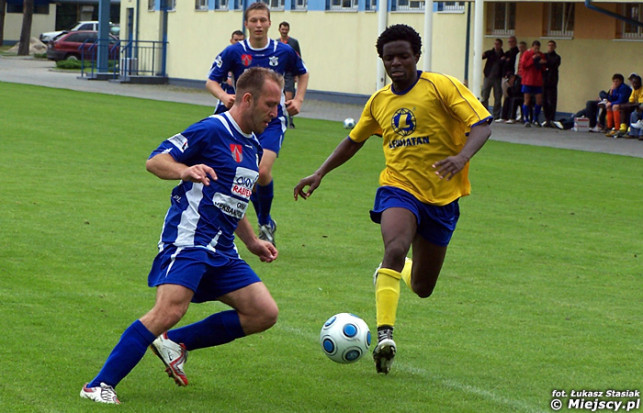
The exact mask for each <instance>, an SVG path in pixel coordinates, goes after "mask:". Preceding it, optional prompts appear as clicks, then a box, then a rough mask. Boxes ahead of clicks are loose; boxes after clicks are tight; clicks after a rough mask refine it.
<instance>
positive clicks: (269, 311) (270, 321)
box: [252, 302, 279, 333]
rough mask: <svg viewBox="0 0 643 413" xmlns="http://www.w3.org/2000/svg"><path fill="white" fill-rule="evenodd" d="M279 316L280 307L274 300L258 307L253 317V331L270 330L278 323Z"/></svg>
mask: <svg viewBox="0 0 643 413" xmlns="http://www.w3.org/2000/svg"><path fill="white" fill-rule="evenodd" d="M278 316H279V308H278V307H277V304H276V303H274V302H272V303H270V304H266V305H264V306H263V307H262V308H260V309H257V311H256V312H255V314H254V317H253V319H254V320H253V323H252V324H253V325H254V328H253V331H252V332H253V333H259V332H261V331H265V330H268V329H269V328H270V327H272V326H274V325H275V324H276V323H277V318H278Z"/></svg>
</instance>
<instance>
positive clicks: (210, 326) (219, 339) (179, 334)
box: [167, 310, 246, 350]
mask: <svg viewBox="0 0 643 413" xmlns="http://www.w3.org/2000/svg"><path fill="white" fill-rule="evenodd" d="M245 335H246V334H245V333H244V332H243V328H242V327H241V321H240V320H239V314H237V312H236V311H234V310H228V311H222V312H220V313H216V314H212V315H211V316H210V317H208V318H206V319H203V320H201V321H198V322H196V323H193V324H190V325H187V326H185V327H181V328H175V329H174V330H170V331H168V332H167V337H168V338H169V339H170V340H172V341H174V342H175V343H183V344H184V345H185V348H186V349H187V350H196V349H199V348H206V347H214V346H219V345H221V344H225V343H229V342H231V341H232V340H234V339H237V338H241V337H244V336H245Z"/></svg>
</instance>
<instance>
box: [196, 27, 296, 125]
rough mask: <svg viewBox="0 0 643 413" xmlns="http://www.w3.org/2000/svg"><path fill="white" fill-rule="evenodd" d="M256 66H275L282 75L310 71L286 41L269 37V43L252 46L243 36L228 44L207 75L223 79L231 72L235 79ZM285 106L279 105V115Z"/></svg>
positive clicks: (269, 67)
mask: <svg viewBox="0 0 643 413" xmlns="http://www.w3.org/2000/svg"><path fill="white" fill-rule="evenodd" d="M255 66H259V67H266V68H268V69H272V70H274V71H275V72H277V73H279V74H280V75H282V76H283V75H284V74H285V73H286V72H290V73H292V74H293V75H294V76H298V75H303V74H304V73H307V72H308V70H307V69H306V66H305V65H304V62H303V60H301V57H299V55H298V54H297V52H295V50H294V49H293V48H292V47H290V46H288V45H287V44H284V43H281V42H278V41H276V40H273V39H268V45H267V46H266V47H264V48H263V49H253V48H252V47H251V46H250V43H248V40H243V41H241V42H238V43H235V44H231V45H230V46H228V47H226V48H225V49H223V51H222V52H221V53H220V54H219V55H218V56H217V57H216V58H215V59H214V63H212V67H211V68H210V73H209V74H208V79H210V80H214V81H216V82H218V83H221V82H223V81H225V80H226V79H227V78H228V72H232V74H233V75H234V78H235V81H236V79H239V76H241V74H242V73H243V72H245V71H246V70H247V69H249V68H251V67H255ZM282 106H283V105H280V107H279V115H278V117H277V118H279V117H281V116H283V107H282ZM277 118H276V119H277ZM274 121H275V120H273V122H274Z"/></svg>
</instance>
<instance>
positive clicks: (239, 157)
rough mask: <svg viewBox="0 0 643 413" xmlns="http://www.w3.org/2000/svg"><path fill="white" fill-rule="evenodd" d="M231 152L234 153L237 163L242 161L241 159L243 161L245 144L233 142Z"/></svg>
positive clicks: (233, 157)
mask: <svg viewBox="0 0 643 413" xmlns="http://www.w3.org/2000/svg"><path fill="white" fill-rule="evenodd" d="M230 154H231V155H232V159H234V160H235V162H236V163H241V161H243V146H241V145H238V144H235V143H231V144H230Z"/></svg>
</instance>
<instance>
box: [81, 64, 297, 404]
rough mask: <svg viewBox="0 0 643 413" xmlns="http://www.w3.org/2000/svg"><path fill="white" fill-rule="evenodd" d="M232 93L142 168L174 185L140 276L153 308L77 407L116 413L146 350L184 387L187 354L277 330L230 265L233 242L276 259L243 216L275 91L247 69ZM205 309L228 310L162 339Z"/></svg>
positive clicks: (270, 78) (278, 92) (257, 295)
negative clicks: (152, 294) (191, 312)
mask: <svg viewBox="0 0 643 413" xmlns="http://www.w3.org/2000/svg"><path fill="white" fill-rule="evenodd" d="M236 86H237V98H236V99H235V103H234V105H233V106H232V108H230V110H229V111H227V112H225V113H223V114H221V115H213V116H210V117H208V118H206V119H203V120H202V121H200V122H197V123H195V124H193V125H192V126H190V127H188V128H187V129H186V130H185V131H183V132H182V133H179V134H176V135H174V136H172V137H171V138H169V139H167V140H166V141H164V142H163V143H161V145H160V146H159V147H158V148H157V149H156V150H155V151H153V152H152V154H151V155H150V158H149V159H148V160H147V163H146V167H147V169H148V171H150V172H151V173H153V174H154V175H156V176H158V177H159V178H161V179H171V180H180V181H181V182H180V183H179V184H178V186H176V187H175V188H174V190H173V191H172V197H171V205H170V208H169V210H168V212H167V214H166V216H165V222H164V225H163V230H162V233H161V239H160V241H159V253H158V255H157V256H156V258H155V259H154V262H153V264H152V269H151V270H150V274H149V276H148V284H149V286H151V287H156V303H155V304H154V307H153V308H152V309H151V310H150V311H149V312H148V313H147V314H145V315H144V316H142V317H141V318H140V319H138V320H136V321H135V322H134V323H132V324H131V325H130V326H129V327H128V328H127V329H126V330H125V332H124V333H123V335H122V336H121V338H120V341H119V342H118V344H116V347H114V349H113V350H112V352H111V354H110V355H109V357H108V358H107V361H106V362H105V364H104V365H103V368H102V369H101V371H100V372H99V373H98V375H97V376H96V377H95V378H94V379H93V380H92V381H90V382H89V383H87V384H86V385H85V386H84V387H83V388H82V390H81V392H80V396H81V397H82V398H86V399H90V400H93V401H95V402H99V403H109V404H119V403H120V401H119V400H118V398H117V397H116V392H115V391H114V388H115V387H116V385H117V384H118V383H119V382H120V381H121V380H122V379H123V378H124V377H125V376H126V375H127V374H128V373H129V372H130V371H131V370H132V369H133V368H134V367H135V366H136V365H137V364H138V362H139V361H140V360H141V359H142V358H143V355H144V354H145V351H146V349H147V348H148V347H150V349H151V350H152V351H153V352H154V353H155V354H156V355H157V356H158V357H159V358H160V359H161V360H162V361H163V364H164V365H165V368H166V370H165V371H166V372H167V373H168V374H169V376H170V377H172V378H173V379H174V381H175V382H176V383H177V384H178V385H179V386H186V385H187V384H188V380H187V378H186V376H185V373H184V371H183V365H184V363H185V361H186V359H187V353H188V351H191V350H196V349H200V348H206V347H212V346H218V345H221V344H225V343H228V342H230V341H232V340H235V339H237V338H241V337H244V336H246V335H249V334H254V333H258V332H261V331H264V330H267V329H269V328H270V327H272V326H273V325H274V324H275V322H276V321H277V315H278V308H277V304H276V303H275V301H274V300H273V298H272V296H271V295H270V292H269V291H268V289H267V288H266V286H265V285H264V284H263V283H262V282H261V280H260V279H259V277H258V276H257V274H256V273H255V272H254V271H253V270H252V268H250V266H249V265H248V264H247V263H246V262H245V261H244V260H242V259H241V258H240V256H239V254H238V252H237V248H236V246H235V244H234V234H236V235H237V236H238V237H239V238H240V239H241V240H242V241H243V242H244V244H246V247H247V248H248V250H249V251H250V252H252V253H253V254H255V255H257V256H258V257H259V258H260V259H261V261H264V262H272V261H273V260H275V259H276V258H277V254H278V252H277V249H276V248H275V247H274V245H272V244H271V243H270V242H268V241H263V240H260V239H258V238H257V236H256V235H255V233H254V231H253V229H252V226H251V225H250V223H249V222H248V219H247V218H246V217H245V211H246V208H247V206H248V203H249V199H250V195H251V193H252V188H253V186H254V184H255V182H256V181H257V179H258V176H259V160H260V158H261V146H260V145H259V142H258V140H257V139H256V136H255V135H254V134H255V133H257V134H258V133H261V132H262V131H263V130H264V129H265V128H266V127H267V126H268V125H269V124H270V122H271V121H272V120H273V119H274V118H275V117H277V112H278V109H277V108H278V107H279V104H280V101H281V96H282V90H283V86H284V83H283V78H282V76H281V75H279V74H277V73H275V72H273V71H271V70H268V69H265V68H252V69H250V70H249V71H247V72H245V73H244V74H243V75H242V76H240V77H239V78H238V81H237V85H236ZM215 300H217V301H220V302H222V303H225V304H227V305H229V306H230V307H232V309H231V310H227V311H221V312H218V313H215V314H213V315H211V316H209V317H207V318H205V319H204V320H201V321H199V322H196V323H193V324H190V325H187V326H183V327H180V328H176V329H173V330H170V328H172V327H173V326H174V325H175V324H177V323H178V322H179V321H180V320H181V318H183V316H184V315H185V313H186V312H187V309H188V306H189V305H190V302H194V303H201V302H205V301H215ZM168 330H169V331H168Z"/></svg>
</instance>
